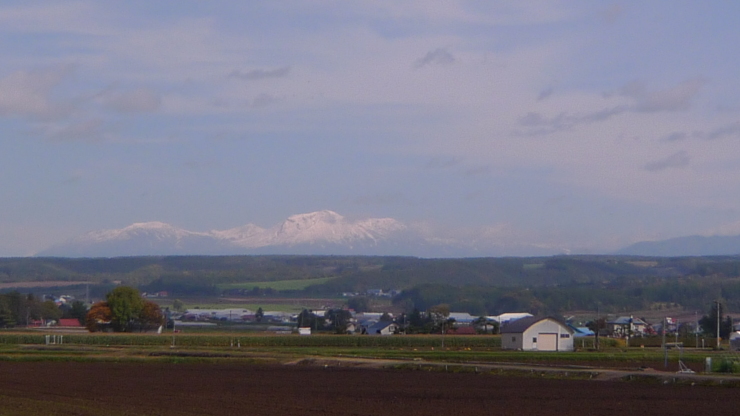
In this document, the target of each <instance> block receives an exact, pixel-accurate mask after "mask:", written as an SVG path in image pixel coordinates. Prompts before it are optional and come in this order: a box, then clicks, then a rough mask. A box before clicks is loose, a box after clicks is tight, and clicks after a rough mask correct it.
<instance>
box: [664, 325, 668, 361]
mask: <svg viewBox="0 0 740 416" xmlns="http://www.w3.org/2000/svg"><path fill="white" fill-rule="evenodd" d="M667 326H668V319H666V318H665V317H663V367H664V368H668V346H667V345H665V330H666V327H667Z"/></svg>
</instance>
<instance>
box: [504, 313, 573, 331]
mask: <svg viewBox="0 0 740 416" xmlns="http://www.w3.org/2000/svg"><path fill="white" fill-rule="evenodd" d="M545 319H550V320H553V321H555V322H557V323H559V324H560V325H561V326H562V327H563V328H565V330H566V331H568V332H570V333H571V334H572V333H573V332H574V331H573V329H572V328H570V327H569V326H568V325H567V324H566V323H565V322H563V321H561V320H560V319H558V318H555V317H554V316H540V317H537V316H530V317H529V318H522V319H517V320H516V321H513V322H510V323H508V324H506V325H504V326H503V327H501V333H502V334H512V333H521V332H524V331H526V330H527V329H528V328H529V327H530V326H532V325H534V324H536V323H537V322H540V321H544V320H545Z"/></svg>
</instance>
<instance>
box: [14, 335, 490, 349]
mask: <svg viewBox="0 0 740 416" xmlns="http://www.w3.org/2000/svg"><path fill="white" fill-rule="evenodd" d="M56 336H57V342H58V341H59V335H56ZM173 338H174V342H175V345H177V346H180V347H229V346H232V343H233V344H234V345H235V344H236V343H237V342H238V343H239V345H241V346H242V347H381V348H395V347H398V348H403V347H413V348H426V347H439V346H441V345H442V342H444V346H445V347H448V348H499V347H501V338H500V337H498V336H490V335H489V336H486V335H480V336H444V337H442V336H425V335H393V336H367V335H311V336H299V335H272V336H254V335H246V336H238V335H186V334H176V335H171V334H161V335H156V334H89V335H88V334H66V335H63V338H62V340H63V344H74V345H96V346H128V345H131V346H166V345H171V344H172V342H173ZM443 338H444V340H443ZM45 343H46V338H45V334H0V344H15V345H17V344H37V345H38V344H45Z"/></svg>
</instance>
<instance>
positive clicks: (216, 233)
mask: <svg viewBox="0 0 740 416" xmlns="http://www.w3.org/2000/svg"><path fill="white" fill-rule="evenodd" d="M405 230H406V226H405V225H403V224H402V223H400V222H399V221H396V220H394V219H392V218H371V219H365V220H361V221H350V220H347V219H346V218H344V217H343V216H341V215H339V214H337V213H336V212H333V211H319V212H312V213H308V214H299V215H293V216H291V217H289V218H288V219H286V220H285V221H283V222H282V223H280V224H277V225H275V226H274V227H271V228H267V229H265V228H262V227H259V226H257V225H254V224H247V225H244V226H241V227H237V228H232V229H229V230H211V231H208V232H194V231H188V230H184V229H181V228H177V227H174V226H172V225H169V224H166V223H163V222H144V223H135V224H132V225H129V226H128V227H125V228H122V229H114V230H100V231H92V232H89V233H87V234H84V235H82V236H79V237H76V238H73V239H71V240H69V241H67V242H64V243H62V244H58V245H56V246H53V247H50V248H48V249H46V250H44V251H42V252H40V253H38V255H39V256H64V257H115V256H139V255H186V254H256V253H274V254H288V253H290V254H393V251H395V250H389V248H388V247H385V244H386V243H390V245H391V246H394V245H396V244H394V243H393V242H391V240H393V238H394V237H400V234H402V233H403V231H405Z"/></svg>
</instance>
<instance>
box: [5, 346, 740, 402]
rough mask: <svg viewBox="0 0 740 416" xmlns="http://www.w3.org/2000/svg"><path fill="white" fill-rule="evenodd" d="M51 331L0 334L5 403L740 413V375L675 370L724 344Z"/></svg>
mask: <svg viewBox="0 0 740 416" xmlns="http://www.w3.org/2000/svg"><path fill="white" fill-rule="evenodd" d="M46 335H49V334H47V333H42V332H35V331H16V332H8V331H3V332H0V374H2V376H0V414H3V415H36V414H49V415H97V414H109V415H126V414H140V415H231V414H260V415H271V414H295V415H313V414H367V415H370V414H372V415H385V414H398V413H399V412H403V414H411V415H425V414H460V415H469V414H470V415H473V414H487V413H499V412H500V411H502V410H503V409H506V408H507V407H511V406H516V407H517V409H518V413H521V414H522V415H530V414H541V413H540V412H541V406H547V408H548V412H549V413H551V414H558V413H565V412H572V411H579V412H581V413H584V412H585V414H600V415H612V414H614V415H616V414H624V412H629V411H638V410H639V412H640V414H647V415H651V414H665V412H671V411H673V412H678V413H679V414H685V413H688V412H694V411H696V412H699V411H701V412H707V411H712V412H714V411H717V412H722V411H729V410H730V409H729V406H731V404H732V403H733V400H734V396H735V395H736V390H735V388H717V387H711V386H716V385H719V384H722V385H724V386H732V387H740V378H737V377H734V376H727V375H725V376H703V375H681V376H680V377H679V376H678V375H676V373H675V371H676V370H677V369H678V358H679V357H680V358H681V359H682V360H683V361H684V362H685V363H686V364H687V365H688V366H690V367H691V368H693V369H695V370H697V371H700V370H702V369H703V363H704V360H705V358H706V357H707V356H710V357H713V358H714V359H715V361H717V362H720V361H721V360H722V359H724V358H726V357H728V354H727V353H725V352H715V351H711V350H687V351H684V352H682V353H681V352H678V351H675V350H672V351H670V352H669V356H668V358H669V367H668V368H664V367H663V355H662V352H661V351H660V350H659V349H657V348H625V347H624V346H623V345H620V344H619V343H611V344H608V343H604V345H607V344H608V345H609V346H608V347H606V348H604V349H603V350H602V351H598V352H597V351H586V350H582V351H577V352H567V353H566V352H561V353H532V352H521V351H503V350H501V349H500V338H499V337H498V336H439V335H438V336H418V335H414V336H392V337H377V336H376V337H373V336H347V335H343V336H342V335H318V336H309V337H302V336H297V335H281V336H280V335H266V334H264V335H245V334H233V333H202V334H198V333H189V334H183V333H179V334H162V335H156V334H87V333H81V332H80V333H55V334H54V335H56V338H52V339H53V340H54V341H56V343H55V344H50V345H49V344H47V342H46V340H47V338H46ZM422 374H423V376H422ZM592 379H593V380H592ZM59 380H69V382H60V381H59ZM317 380H320V382H317ZM594 380H640V381H641V382H638V383H635V382H632V383H630V382H618V381H613V382H603V381H594ZM669 398H671V400H668V399H669ZM653 403H660V406H654V405H653ZM538 409H539V410H538ZM504 413H506V412H505V411H504Z"/></svg>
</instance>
